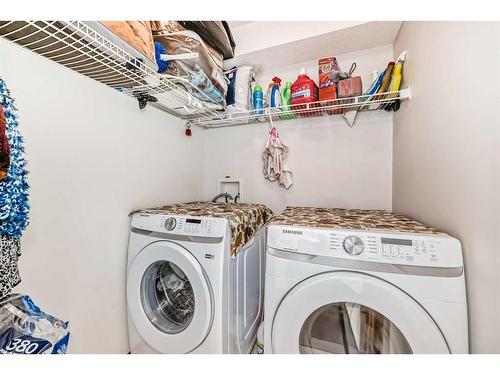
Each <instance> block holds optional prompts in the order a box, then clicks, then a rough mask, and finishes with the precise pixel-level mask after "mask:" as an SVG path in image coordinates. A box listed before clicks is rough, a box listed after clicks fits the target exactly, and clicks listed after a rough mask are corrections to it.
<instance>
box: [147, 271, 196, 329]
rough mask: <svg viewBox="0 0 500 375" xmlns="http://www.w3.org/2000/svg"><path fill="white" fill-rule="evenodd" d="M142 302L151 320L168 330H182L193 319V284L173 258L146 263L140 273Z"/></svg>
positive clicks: (160, 327)
mask: <svg viewBox="0 0 500 375" xmlns="http://www.w3.org/2000/svg"><path fill="white" fill-rule="evenodd" d="M141 302H142V306H143V308H144V312H145V313H146V315H147V317H148V319H149V320H150V321H151V323H152V324H153V325H154V326H155V327H156V328H158V329H159V330H161V331H162V332H165V333H168V334H176V333H179V332H181V331H183V330H184V329H186V327H187V326H188V325H189V323H191V320H192V319H193V315H194V308H195V300H194V293H193V288H192V286H191V283H190V281H189V279H188V278H187V276H186V274H185V273H184V272H183V271H182V270H181V268H180V267H178V266H177V265H176V264H174V263H172V262H168V261H159V262H156V263H153V264H152V265H151V266H149V267H148V269H147V270H146V272H145V273H144V276H143V277H142V282H141Z"/></svg>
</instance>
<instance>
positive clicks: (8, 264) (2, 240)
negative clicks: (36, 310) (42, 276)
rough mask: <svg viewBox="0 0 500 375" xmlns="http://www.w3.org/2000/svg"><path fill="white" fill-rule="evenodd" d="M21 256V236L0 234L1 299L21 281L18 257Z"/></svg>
mask: <svg viewBox="0 0 500 375" xmlns="http://www.w3.org/2000/svg"><path fill="white" fill-rule="evenodd" d="M20 256H21V246H20V240H19V238H15V237H9V236H5V235H1V236H0V300H1V299H3V298H5V297H8V296H9V295H10V293H11V290H12V288H14V287H15V286H16V285H17V284H19V283H20V282H21V277H20V276H19V270H18V268H17V259H18V258H19V257H20Z"/></svg>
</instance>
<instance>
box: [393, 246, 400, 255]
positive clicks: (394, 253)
mask: <svg viewBox="0 0 500 375" xmlns="http://www.w3.org/2000/svg"><path fill="white" fill-rule="evenodd" d="M398 251H399V246H398V245H391V255H392V256H396V255H398Z"/></svg>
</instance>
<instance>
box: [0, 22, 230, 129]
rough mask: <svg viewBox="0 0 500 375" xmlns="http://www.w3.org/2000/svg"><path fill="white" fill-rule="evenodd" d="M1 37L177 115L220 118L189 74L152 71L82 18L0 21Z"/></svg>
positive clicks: (215, 104)
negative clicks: (176, 75)
mask: <svg viewBox="0 0 500 375" xmlns="http://www.w3.org/2000/svg"><path fill="white" fill-rule="evenodd" d="M0 36H2V37H4V38H6V39H8V40H10V41H11V42H14V43H16V44H19V45H21V46H23V47H25V48H27V49H29V50H31V51H33V52H35V53H37V54H39V55H41V56H44V57H46V58H48V59H50V60H52V61H55V62H57V63H59V64H61V65H64V66H66V67H67V68H69V69H72V70H74V71H76V72H79V73H81V74H83V75H85V76H87V77H89V78H92V79H94V80H96V81H99V82H101V83H103V84H105V85H108V86H110V87H112V88H114V89H117V90H119V91H122V92H123V93H125V94H127V95H129V96H131V97H134V98H137V99H141V98H142V99H144V100H145V101H146V102H147V100H149V99H151V98H150V97H154V98H155V99H156V100H157V101H156V102H150V104H151V105H153V106H155V107H158V108H160V109H162V110H164V111H166V112H168V113H170V114H172V115H174V116H176V117H180V118H182V119H190V118H193V117H198V116H204V117H205V116H207V117H210V118H219V117H220V116H221V115H220V112H219V111H218V110H217V109H220V105H219V104H217V103H215V102H213V101H212V100H211V99H210V98H209V97H207V96H206V95H205V94H204V93H203V92H202V91H201V90H200V89H199V88H198V87H196V86H194V85H191V84H190V83H189V77H188V78H186V77H175V76H164V75H161V74H159V73H157V72H156V71H155V70H153V69H152V68H151V67H149V66H147V65H146V64H144V63H143V62H142V61H141V60H140V59H138V58H137V57H135V56H133V55H131V54H130V53H128V52H127V51H125V50H124V49H122V48H120V47H119V46H118V45H116V44H115V43H113V42H112V41H110V40H109V39H107V38H106V37H104V36H103V35H101V34H100V33H99V32H97V31H95V30H94V29H93V28H92V27H89V26H88V25H87V24H86V23H85V22H82V21H0ZM185 70H186V72H187V74H188V75H189V74H192V72H191V71H189V70H188V69H185ZM186 86H188V89H189V90H188V89H186ZM190 91H191V92H190ZM192 92H196V94H197V96H198V97H202V98H206V100H200V99H199V98H197V97H196V96H194V95H193V94H192Z"/></svg>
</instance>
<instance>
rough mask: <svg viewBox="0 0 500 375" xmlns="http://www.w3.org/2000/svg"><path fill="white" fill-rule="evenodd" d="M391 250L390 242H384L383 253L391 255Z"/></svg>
mask: <svg viewBox="0 0 500 375" xmlns="http://www.w3.org/2000/svg"><path fill="white" fill-rule="evenodd" d="M390 252H391V245H389V244H386V243H385V244H383V245H382V254H384V255H389V253H390Z"/></svg>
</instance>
